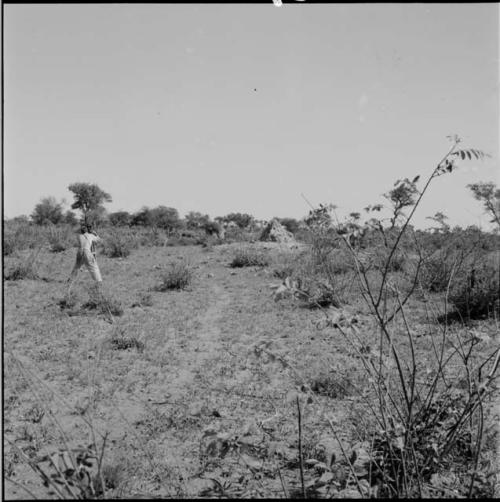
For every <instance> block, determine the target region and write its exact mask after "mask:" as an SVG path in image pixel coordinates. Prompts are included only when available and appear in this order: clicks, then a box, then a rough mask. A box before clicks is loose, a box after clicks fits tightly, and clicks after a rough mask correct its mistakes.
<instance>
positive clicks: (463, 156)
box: [459, 150, 465, 160]
mask: <svg viewBox="0 0 500 502" xmlns="http://www.w3.org/2000/svg"><path fill="white" fill-rule="evenodd" d="M459 153H460V157H461V158H462V160H464V159H465V152H464V151H463V150H460V151H459Z"/></svg>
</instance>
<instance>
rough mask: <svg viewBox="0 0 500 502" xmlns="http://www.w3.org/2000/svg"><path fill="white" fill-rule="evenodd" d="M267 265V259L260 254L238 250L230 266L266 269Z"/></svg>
mask: <svg viewBox="0 0 500 502" xmlns="http://www.w3.org/2000/svg"><path fill="white" fill-rule="evenodd" d="M267 265H269V259H268V257H267V256H266V255H264V254H263V253H262V252H259V251H256V250H254V249H244V248H242V249H238V250H237V251H236V254H235V255H234V257H233V261H232V262H231V264H230V266H231V267H233V268H239V267H266V266H267Z"/></svg>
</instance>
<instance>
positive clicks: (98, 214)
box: [68, 183, 112, 224]
mask: <svg viewBox="0 0 500 502" xmlns="http://www.w3.org/2000/svg"><path fill="white" fill-rule="evenodd" d="M68 190H69V191H70V192H73V196H74V199H75V201H74V202H73V204H72V205H71V209H79V210H80V211H81V212H82V216H83V218H82V220H83V222H84V223H94V224H97V223H99V222H101V221H102V220H103V215H104V213H103V210H104V206H103V204H104V202H111V201H112V199H111V195H110V194H109V193H106V192H105V191H104V190H101V189H100V188H99V187H98V186H97V185H96V184H90V183H72V184H71V185H69V186H68Z"/></svg>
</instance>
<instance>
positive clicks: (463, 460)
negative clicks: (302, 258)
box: [302, 138, 500, 498]
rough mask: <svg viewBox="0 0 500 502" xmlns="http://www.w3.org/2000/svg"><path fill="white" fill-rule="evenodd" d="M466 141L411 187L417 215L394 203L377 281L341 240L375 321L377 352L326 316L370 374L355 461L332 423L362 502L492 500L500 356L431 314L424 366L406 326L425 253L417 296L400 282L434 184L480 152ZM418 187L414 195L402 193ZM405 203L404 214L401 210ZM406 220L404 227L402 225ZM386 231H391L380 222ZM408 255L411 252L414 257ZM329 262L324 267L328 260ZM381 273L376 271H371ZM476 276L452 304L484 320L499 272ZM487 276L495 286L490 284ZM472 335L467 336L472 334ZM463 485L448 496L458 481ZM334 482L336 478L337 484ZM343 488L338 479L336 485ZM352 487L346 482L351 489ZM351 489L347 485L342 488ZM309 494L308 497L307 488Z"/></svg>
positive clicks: (351, 322)
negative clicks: (492, 430)
mask: <svg viewBox="0 0 500 502" xmlns="http://www.w3.org/2000/svg"><path fill="white" fill-rule="evenodd" d="M458 143H459V140H458V138H455V141H454V143H453V145H452V147H451V148H450V150H449V151H448V153H447V154H446V155H445V156H444V157H443V159H442V160H441V161H440V162H439V163H438V165H437V167H436V168H435V169H434V170H433V172H432V173H431V175H430V176H429V178H428V179H427V181H426V183H425V184H424V186H423V188H422V189H421V190H418V189H417V185H416V183H417V181H418V180H419V176H417V177H415V179H414V180H413V181H412V182H410V181H409V180H404V181H403V183H402V184H400V185H399V187H398V189H399V191H398V193H397V194H399V195H400V194H401V193H403V192H404V193H403V195H408V197H406V198H405V204H404V207H407V208H411V210H410V214H409V216H407V217H404V218H403V214H402V212H401V211H400V209H401V208H402V207H403V206H401V204H399V201H396V202H397V204H396V206H395V207H396V209H395V211H394V215H393V218H392V219H391V227H390V230H391V231H395V233H394V235H393V236H390V237H389V236H388V235H387V234H384V235H383V241H384V247H385V249H384V250H383V256H384V257H385V259H384V262H383V263H382V264H381V266H377V267H375V269H374V273H376V274H377V280H376V281H375V282H374V281H373V275H369V273H368V271H369V267H367V265H366V263H365V261H364V260H363V259H362V257H361V256H360V251H359V249H357V248H355V247H354V246H353V245H352V244H351V242H350V240H349V239H348V238H346V237H345V236H343V237H342V241H343V245H344V246H345V249H347V250H348V251H349V252H350V255H351V257H352V259H353V260H354V264H355V268H356V271H357V281H358V284H359V287H360V290H361V294H362V296H363V299H364V300H365V302H366V304H367V306H368V307H369V309H370V311H371V313H372V314H373V316H374V318H375V319H376V321H377V325H378V333H377V339H376V341H375V343H373V345H374V346H376V347H377V350H376V351H375V352H372V351H369V352H367V351H366V350H365V348H364V347H365V344H364V342H363V340H362V339H361V338H360V337H359V334H358V328H357V320H356V318H355V317H352V318H349V316H343V319H342V320H340V317H338V316H337V318H332V317H331V315H329V314H328V313H327V312H326V311H325V313H326V315H327V318H328V320H327V321H326V325H327V326H330V327H332V328H334V329H336V330H338V331H339V332H340V333H341V334H342V335H343V338H344V340H345V341H346V343H347V344H348V346H349V347H350V348H351V350H352V351H353V352H354V354H355V356H356V357H357V358H358V359H359V360H360V362H361V364H362V368H363V370H364V372H365V375H366V386H365V387H366V388H363V389H359V396H360V397H361V400H362V401H361V404H360V408H361V411H360V413H359V415H358V418H359V417H361V419H362V424H361V427H359V426H358V429H357V432H358V435H359V436H360V439H361V441H362V443H361V447H360V448H359V449H358V452H357V454H356V455H348V454H347V453H346V450H345V449H344V448H343V446H342V441H340V440H339V432H340V431H338V432H337V430H336V428H335V427H334V426H333V424H332V423H331V422H330V426H331V430H332V433H333V435H334V437H335V438H336V439H337V440H338V443H339V447H340V449H341V450H342V454H343V456H344V461H345V463H346V465H347V466H348V468H349V471H350V474H351V476H350V481H349V482H348V483H347V485H350V486H351V487H352V488H353V489H355V490H356V491H357V493H358V495H357V496H360V495H364V496H366V495H369V496H370V495H371V496H377V497H380V496H381V497H397V498H400V497H428V496H432V495H433V496H436V495H437V496H439V495H441V494H446V495H448V496H449V495H450V494H451V495H453V496H468V497H471V496H491V494H492V483H491V480H489V481H488V479H487V476H486V475H485V473H484V472H481V471H482V467H483V465H484V460H483V452H484V450H485V449H486V448H487V444H485V441H484V439H485V438H484V436H485V434H487V433H489V431H487V425H486V424H487V422H486V417H487V414H488V407H487V406H486V404H487V403H488V400H489V399H490V398H491V396H492V393H493V391H494V389H495V388H494V385H493V382H494V380H495V378H496V374H497V370H498V366H499V364H500V348H498V347H496V348H494V350H492V351H490V352H489V353H487V354H486V355H485V354H484V352H482V351H481V350H479V349H478V341H477V339H476V338H474V337H472V338H471V337H468V336H465V337H464V334H463V332H462V333H460V332H458V333H452V332H450V331H449V330H448V328H447V326H446V325H444V326H443V325H441V324H439V323H437V322H436V318H435V316H433V315H432V313H431V312H430V311H429V310H428V312H427V315H428V320H429V322H428V326H427V331H428V335H429V337H430V340H431V342H432V347H433V350H432V351H430V352H429V351H426V352H425V364H423V362H424V361H421V360H420V358H421V357H423V353H422V352H418V350H419V349H418V344H417V339H416V333H415V329H414V328H413V327H412V326H411V324H410V322H409V318H408V314H409V312H408V301H409V299H410V298H411V297H412V295H413V293H414V291H415V289H416V286H417V284H418V278H419V274H420V271H421V269H422V262H423V258H422V255H421V253H419V252H418V251H419V250H418V246H417V250H416V251H417V255H418V256H419V258H418V260H417V263H415V264H414V265H415V266H414V271H413V274H414V276H413V278H412V280H411V287H409V288H407V290H406V291H404V292H402V291H401V290H400V289H399V288H398V286H397V284H396V283H395V282H394V281H393V280H392V274H391V272H393V271H394V270H395V269H396V270H399V268H400V267H399V266H396V267H395V266H394V264H393V262H394V260H396V261H398V254H399V253H401V249H400V248H401V244H402V242H403V238H404V237H405V234H406V232H407V229H408V225H409V223H410V221H411V219H412V217H413V215H414V213H415V210H416V209H417V207H418V206H419V204H420V201H421V200H422V197H423V196H424V194H425V193H426V191H427V188H428V187H429V185H430V183H431V182H432V181H433V180H434V179H435V178H436V177H438V176H442V175H445V174H447V173H449V172H451V171H453V170H454V169H455V167H456V165H455V161H456V160H458V159H459V158H461V159H462V160H463V159H465V158H466V157H468V158H469V159H470V158H471V157H472V155H474V156H475V157H476V158H478V159H480V158H483V157H484V155H485V154H483V153H482V152H479V151H477V150H473V149H471V150H459V149H458V148H457V146H458ZM401 186H402V187H403V189H404V188H405V187H406V186H410V188H411V192H408V193H407V192H405V191H404V190H401ZM398 204H399V205H398ZM401 219H402V225H401V227H397V226H396V222H397V221H398V220H401ZM379 223H380V225H379V228H380V229H381V232H384V229H383V227H382V223H381V221H379ZM406 251H407V250H405V252H406ZM325 259H326V258H325ZM372 272H373V271H372ZM492 272H493V271H492V270H491V269H490V270H489V271H486V270H485V271H484V273H483V272H482V271H481V272H479V270H478V267H476V271H475V284H474V285H471V278H470V274H469V278H468V285H467V282H466V283H464V284H465V288H466V289H465V290H464V289H463V287H464V286H463V285H462V287H461V289H460V288H459V290H458V291H457V292H456V293H455V295H453V293H452V294H451V295H450V299H452V300H453V302H454V303H455V306H457V305H460V307H459V308H462V309H463V310H465V311H467V313H468V314H469V316H470V313H471V311H472V310H473V311H474V312H475V313H476V314H478V313H482V314H484V313H485V312H486V311H487V310H488V309H489V308H490V307H491V305H492V303H494V302H495V301H496V302H498V280H495V279H493V278H492V275H494V276H496V277H498V269H497V270H495V271H494V273H493V274H492ZM487 277H488V280H487V279H486V278H487ZM465 333H467V331H465ZM453 476H454V477H455V480H456V482H455V483H454V484H453V486H452V487H451V488H450V483H449V482H448V481H449V479H450V477H453ZM333 479H335V476H334V477H333ZM337 481H339V480H337ZM344 483H345V480H344ZM344 486H346V485H344ZM302 487H303V493H306V490H305V486H304V484H302Z"/></svg>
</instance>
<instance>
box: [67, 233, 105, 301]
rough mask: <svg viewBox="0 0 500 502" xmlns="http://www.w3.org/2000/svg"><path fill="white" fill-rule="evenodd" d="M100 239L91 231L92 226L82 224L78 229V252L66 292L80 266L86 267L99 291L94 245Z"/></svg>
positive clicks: (98, 274) (99, 280)
mask: <svg viewBox="0 0 500 502" xmlns="http://www.w3.org/2000/svg"><path fill="white" fill-rule="evenodd" d="M100 240H101V238H100V237H99V236H98V235H97V234H96V233H95V232H94V231H93V230H92V226H91V225H89V224H83V225H82V226H81V228H80V233H79V234H78V245H77V247H78V251H77V253H76V262H75V266H74V267H73V270H72V271H71V274H70V276H69V278H68V281H67V282H68V285H69V287H68V292H69V290H70V289H71V286H72V285H73V282H74V281H75V279H76V277H77V276H78V272H79V270H80V268H81V266H82V265H85V266H86V267H87V270H88V271H89V272H90V275H91V276H92V279H94V281H95V282H96V283H97V288H98V289H100V286H101V284H102V277H101V272H100V270H99V266H98V265H97V260H96V258H95V243H96V242H99V241H100Z"/></svg>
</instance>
